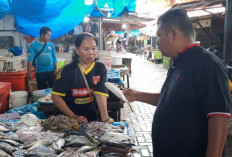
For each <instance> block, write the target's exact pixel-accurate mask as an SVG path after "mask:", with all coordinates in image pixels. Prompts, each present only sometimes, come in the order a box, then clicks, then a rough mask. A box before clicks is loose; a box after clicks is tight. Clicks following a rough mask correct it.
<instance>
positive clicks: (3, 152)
mask: <svg viewBox="0 0 232 157" xmlns="http://www.w3.org/2000/svg"><path fill="white" fill-rule="evenodd" d="M0 156H3V157H12V155H10V154H8V153H7V152H5V151H4V150H2V149H0Z"/></svg>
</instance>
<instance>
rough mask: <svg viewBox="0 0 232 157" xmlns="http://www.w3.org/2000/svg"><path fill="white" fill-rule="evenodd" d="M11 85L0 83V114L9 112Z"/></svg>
mask: <svg viewBox="0 0 232 157" xmlns="http://www.w3.org/2000/svg"><path fill="white" fill-rule="evenodd" d="M10 89H11V83H9V82H0V114H2V113H5V112H6V111H8V110H9V96H10Z"/></svg>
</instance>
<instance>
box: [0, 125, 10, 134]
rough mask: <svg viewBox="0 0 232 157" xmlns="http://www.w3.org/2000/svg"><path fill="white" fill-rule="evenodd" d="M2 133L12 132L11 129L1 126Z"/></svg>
mask: <svg viewBox="0 0 232 157" xmlns="http://www.w3.org/2000/svg"><path fill="white" fill-rule="evenodd" d="M0 131H2V132H9V131H10V129H9V128H7V127H6V126H4V125H0Z"/></svg>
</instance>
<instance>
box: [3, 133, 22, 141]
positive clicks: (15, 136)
mask: <svg viewBox="0 0 232 157" xmlns="http://www.w3.org/2000/svg"><path fill="white" fill-rule="evenodd" d="M5 138H6V139H11V140H14V141H19V136H18V134H16V133H14V132H12V131H11V132H8V133H6V134H5Z"/></svg>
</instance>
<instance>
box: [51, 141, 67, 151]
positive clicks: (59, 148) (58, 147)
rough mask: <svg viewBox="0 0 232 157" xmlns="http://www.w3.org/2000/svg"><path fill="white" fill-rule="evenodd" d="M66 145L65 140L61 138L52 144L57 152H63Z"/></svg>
mask: <svg viewBox="0 0 232 157" xmlns="http://www.w3.org/2000/svg"><path fill="white" fill-rule="evenodd" d="M64 144H65V139H64V138H60V139H58V140H56V141H55V142H53V143H52V149H54V150H55V151H63V149H62V147H63V146H64Z"/></svg>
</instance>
